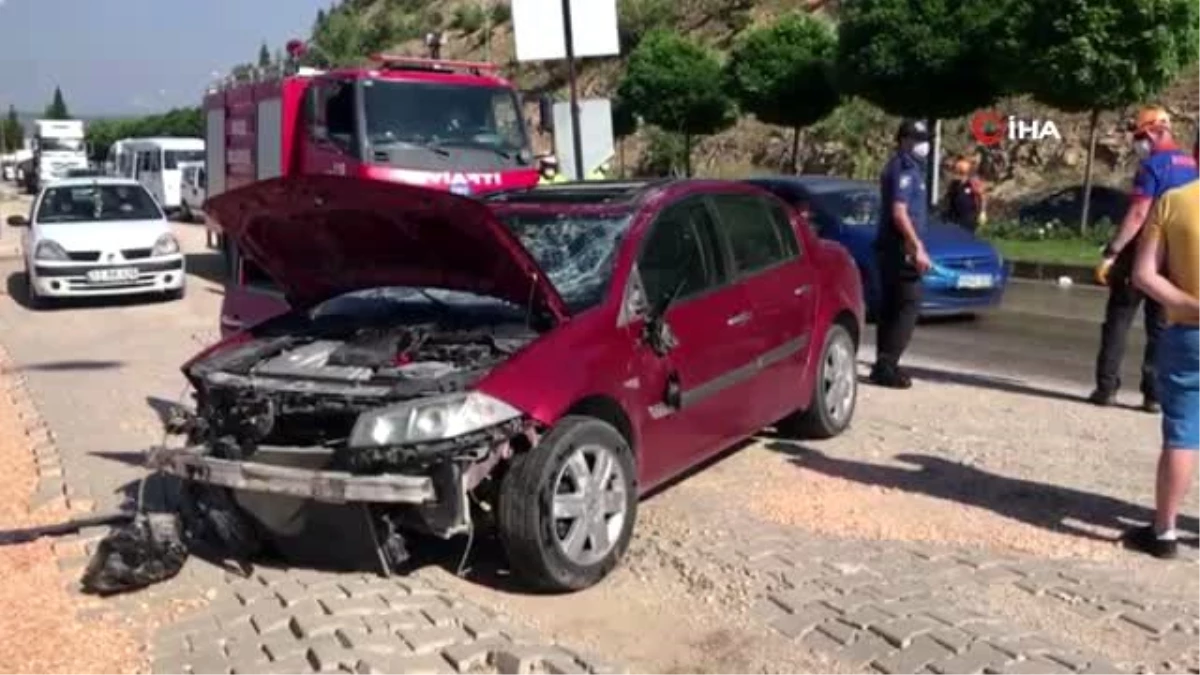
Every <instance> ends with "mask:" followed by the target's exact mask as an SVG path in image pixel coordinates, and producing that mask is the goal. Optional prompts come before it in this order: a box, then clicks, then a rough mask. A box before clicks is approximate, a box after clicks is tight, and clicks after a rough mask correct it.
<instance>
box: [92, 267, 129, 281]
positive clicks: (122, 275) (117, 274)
mask: <svg viewBox="0 0 1200 675" xmlns="http://www.w3.org/2000/svg"><path fill="white" fill-rule="evenodd" d="M137 277H138V271H137V268H136V267H116V268H113V269H107V270H92V271H90V272H88V273H87V279H88V281H133V280H135V279H137Z"/></svg>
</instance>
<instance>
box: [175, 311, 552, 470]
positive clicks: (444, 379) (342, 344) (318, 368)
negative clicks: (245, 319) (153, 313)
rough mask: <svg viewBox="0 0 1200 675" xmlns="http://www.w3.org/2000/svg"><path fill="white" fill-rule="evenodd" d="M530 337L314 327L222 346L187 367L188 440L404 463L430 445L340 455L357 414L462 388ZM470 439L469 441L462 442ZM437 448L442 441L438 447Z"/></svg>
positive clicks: (341, 464)
mask: <svg viewBox="0 0 1200 675" xmlns="http://www.w3.org/2000/svg"><path fill="white" fill-rule="evenodd" d="M534 336H535V334H534V333H533V332H532V331H529V330H528V329H526V328H524V327H521V326H516V327H513V328H504V327H499V328H497V327H487V328H456V327H448V326H438V325H437V324H433V323H428V324H422V325H416V326H411V325H410V326H383V327H380V326H367V327H363V326H361V325H359V326H347V325H345V324H341V325H326V326H324V327H322V326H320V324H314V325H313V326H312V328H311V330H308V331H301V332H292V333H290V334H288V335H287V336H284V337H270V336H264V337H261V338H258V339H255V340H252V341H250V342H248V343H245V344H242V345H239V346H236V347H232V348H229V349H225V350H221V351H219V352H218V353H217V354H214V355H212V356H211V357H209V358H207V359H203V360H201V361H200V362H198V363H197V364H195V365H194V366H193V367H192V368H191V369H190V371H189V372H188V375H189V377H190V378H191V379H192V382H193V385H194V386H195V388H196V396H197V416H196V419H195V420H194V423H193V424H192V428H191V429H190V430H189V431H190V433H189V436H190V437H191V440H192V442H195V443H205V444H207V445H209V446H210V447H211V448H212V451H213V453H214V455H216V456H219V457H226V458H229V459H244V458H247V457H250V456H251V455H253V454H254V453H255V452H256V451H257V450H258V449H259V447H260V446H268V445H269V446H313V445H316V446H323V447H327V448H330V449H332V450H333V451H334V453H333V457H334V467H335V468H341V469H348V470H354V471H357V472H371V471H382V470H385V469H386V468H387V465H393V466H394V465H404V464H411V463H413V462H414V461H417V460H419V459H421V456H422V455H429V454H430V453H429V452H424V453H423V452H422V450H426V451H428V450H430V448H387V449H380V450H379V451H372V452H365V453H364V452H359V451H355V452H345V451H344V450H345V448H344V447H343V446H344V443H345V441H346V439H347V438H348V437H349V435H350V433H351V429H352V427H353V426H354V424H355V422H356V420H357V418H358V416H359V415H360V414H361V413H362V412H364V411H367V410H371V409H374V408H378V407H380V406H385V405H388V404H393V403H397V402H401V401H405V400H411V399H418V398H421V397H425V396H436V395H441V394H448V393H453V392H461V391H464V390H467V389H469V388H470V387H471V386H472V385H473V384H474V383H475V382H477V381H478V380H479V379H480V378H482V377H483V376H484V375H486V374H487V372H488V371H489V370H490V369H491V368H492V367H494V366H495V365H497V364H498V363H500V362H502V361H504V360H505V359H507V358H508V357H509V356H511V355H512V354H513V353H515V352H516V351H517V350H519V349H520V348H521V347H523V346H524V345H525V344H526V343H528V342H529V341H530V340H531V339H532V338H533V337H534ZM469 440H478V439H469ZM437 449H438V450H444V449H445V448H444V447H443V448H437Z"/></svg>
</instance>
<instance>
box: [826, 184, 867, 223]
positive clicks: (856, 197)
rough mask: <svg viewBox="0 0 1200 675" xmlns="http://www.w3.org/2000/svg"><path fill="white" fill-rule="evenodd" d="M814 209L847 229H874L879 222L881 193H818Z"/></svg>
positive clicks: (855, 191)
mask: <svg viewBox="0 0 1200 675" xmlns="http://www.w3.org/2000/svg"><path fill="white" fill-rule="evenodd" d="M812 205H813V207H814V208H815V209H816V210H817V211H819V212H821V213H823V214H825V215H826V216H827V217H829V218H832V219H833V220H834V222H837V223H839V224H840V225H843V226H847V227H873V226H874V225H875V224H876V223H878V222H879V192H878V191H877V190H873V189H853V190H838V191H836V192H816V193H813V195H812Z"/></svg>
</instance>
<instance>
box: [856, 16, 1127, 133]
mask: <svg viewBox="0 0 1200 675" xmlns="http://www.w3.org/2000/svg"><path fill="white" fill-rule="evenodd" d="M1022 1H1023V2H1027V3H1028V4H1030V5H1031V6H1033V5H1035V4H1036V5H1037V6H1038V8H1039V10H1038V11H1039V12H1040V11H1041V9H1040V8H1041V6H1042V5H1041V4H1040V3H1034V2H1031V1H1030V0H957V1H955V2H951V1H950V0H855V2H846V3H842V6H841V14H840V17H839V23H838V58H837V63H838V85H839V88H840V89H841V90H842V92H843V93H844V94H852V95H857V96H860V97H862V98H863V99H866V100H867V101H869V102H871V103H874V104H875V105H877V106H879V107H880V108H883V109H884V110H885V111H887V112H888V113H891V114H893V115H903V116H906V117H931V118H939V119H944V118H948V117H959V116H962V115H966V114H968V113H970V112H972V111H974V110H976V109H978V108H981V107H985V106H987V105H990V104H991V103H993V102H994V101H996V100H997V99H998V98H999V97H1000V96H1001V95H1002V94H1003V93H1005V85H1006V82H1005V80H1004V79H1003V78H1002V77H1001V75H1002V74H1001V72H1000V71H1001V69H999V68H994V67H992V64H993V62H994V61H993V56H992V53H993V52H994V51H995V49H994V46H993V45H994V44H995V43H996V41H997V40H999V39H1003V35H1002V34H1001V30H1002V28H1003V25H1002V23H1001V21H1000V20H1001V19H1002V18H1003V16H1004V15H1005V13H1007V12H1009V11H1010V6H1011V5H1013V4H1014V3H1016V2H1022ZM1084 1H1085V0H1079V2H1080V3H1083V2H1084ZM1116 1H1120V0H1116Z"/></svg>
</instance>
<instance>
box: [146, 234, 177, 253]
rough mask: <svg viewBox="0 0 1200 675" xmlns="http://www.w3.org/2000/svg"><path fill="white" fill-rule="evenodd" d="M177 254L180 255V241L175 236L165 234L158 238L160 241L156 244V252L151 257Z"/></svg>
mask: <svg viewBox="0 0 1200 675" xmlns="http://www.w3.org/2000/svg"><path fill="white" fill-rule="evenodd" d="M175 253H179V240H178V239H176V238H175V237H174V235H170V234H164V235H163V236H161V237H159V238H158V241H156V242H154V250H153V251H152V252H151V255H155V256H160V255H172V254H175Z"/></svg>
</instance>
